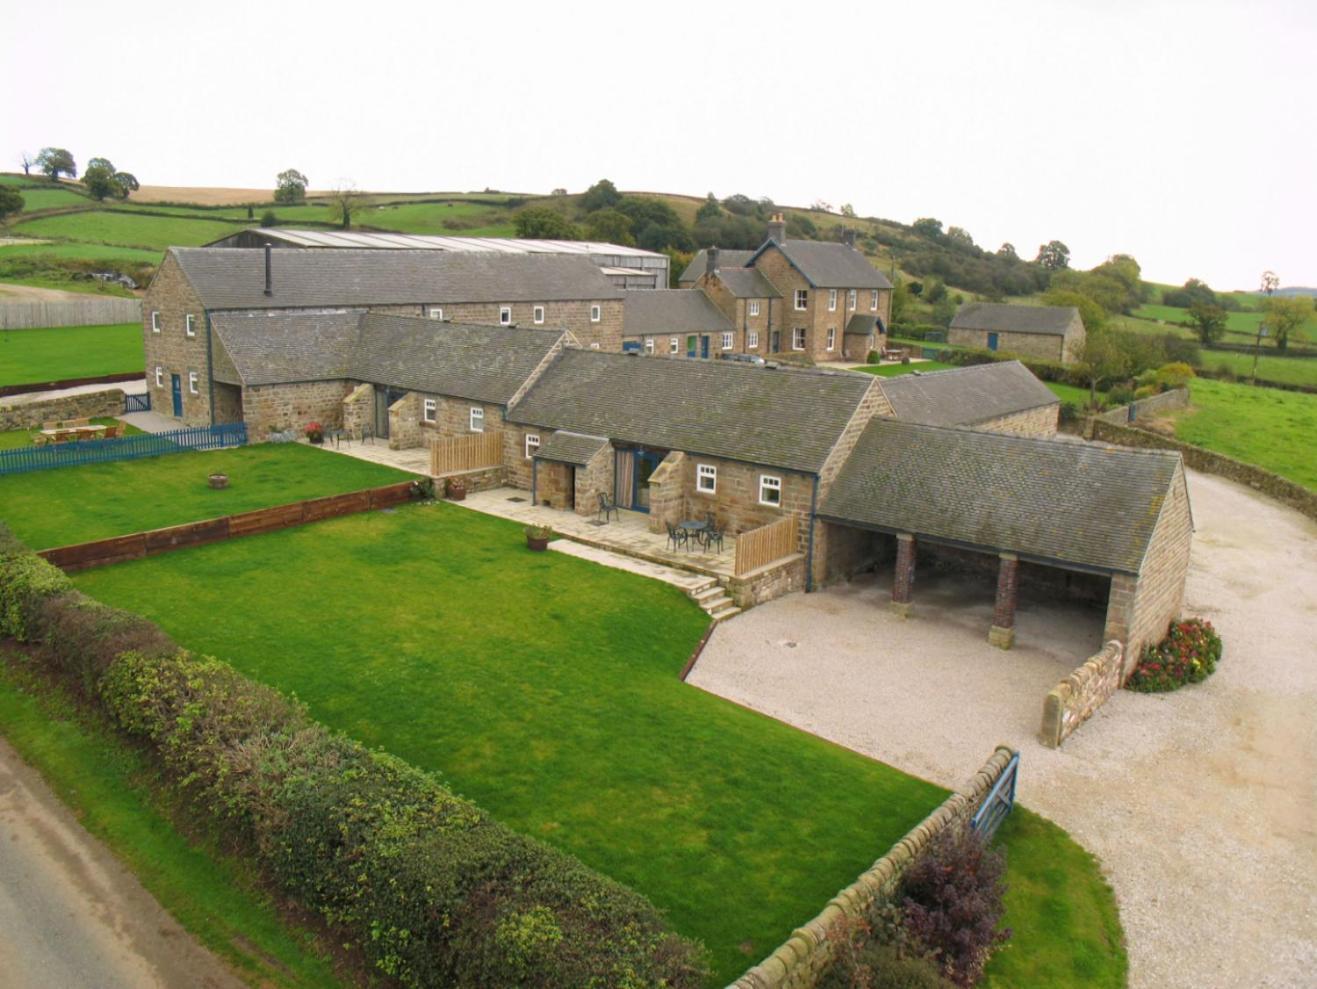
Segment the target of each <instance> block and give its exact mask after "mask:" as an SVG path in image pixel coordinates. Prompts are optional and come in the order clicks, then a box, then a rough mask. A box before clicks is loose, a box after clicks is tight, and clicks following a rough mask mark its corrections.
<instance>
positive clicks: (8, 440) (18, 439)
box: [0, 416, 142, 450]
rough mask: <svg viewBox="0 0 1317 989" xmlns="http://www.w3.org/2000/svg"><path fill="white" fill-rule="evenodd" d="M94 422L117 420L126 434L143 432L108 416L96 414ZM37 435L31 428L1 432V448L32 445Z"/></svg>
mask: <svg viewBox="0 0 1317 989" xmlns="http://www.w3.org/2000/svg"><path fill="white" fill-rule="evenodd" d="M92 422H94V423H97V424H98V425H101V426H113V425H114V424H115V423H116V422H117V423H119V425H120V426H122V427H123V430H124V435H125V436H134V435H137V434H140V433H141V432H142V430H140V429H138V428H137V427H136V426H133V425H130V424H129V423H126V422H121V421H120V420H118V419H114V418H112V417H108V416H96V417H95V418H93V419H92ZM35 435H36V431H35V430H31V429H11V430H9V431H8V432H4V433H0V450H18V449H21V448H22V447H25V446H32V437H33V436H35Z"/></svg>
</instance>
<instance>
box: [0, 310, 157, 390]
mask: <svg viewBox="0 0 1317 989" xmlns="http://www.w3.org/2000/svg"><path fill="white" fill-rule="evenodd" d="M144 360H145V358H144V356H143V350H142V326H141V324H140V323H116V324H112V325H109V326H60V327H55V328H49V329H34V330H0V385H24V384H33V383H36V382H40V381H62V380H65V379H68V378H92V377H96V376H98V375H102V374H119V373H121V372H128V371H141V369H142V362H143V361H144Z"/></svg>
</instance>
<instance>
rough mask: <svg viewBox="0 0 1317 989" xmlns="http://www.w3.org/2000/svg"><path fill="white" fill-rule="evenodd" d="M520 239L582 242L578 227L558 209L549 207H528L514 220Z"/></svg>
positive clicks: (518, 213)
mask: <svg viewBox="0 0 1317 989" xmlns="http://www.w3.org/2000/svg"><path fill="white" fill-rule="evenodd" d="M512 224H513V226H515V227H516V228H517V236H518V237H529V238H533V239H536V240H580V239H581V232H580V231H579V230H577V229H576V225H575V224H574V223H572V222H571V221H570V220H568V219H567V217H565V216H563V215H562V214H561V213H559V212H558V211H557V210H556V209H550V208H549V207H547V206H527V207H526V208H525V209H523V210H519V211H518V212H517V214H516V215H515V216H514V217H513V218H512Z"/></svg>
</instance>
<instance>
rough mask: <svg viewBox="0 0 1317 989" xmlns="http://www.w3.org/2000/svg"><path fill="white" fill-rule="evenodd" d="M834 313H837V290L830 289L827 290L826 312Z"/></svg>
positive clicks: (802, 307)
mask: <svg viewBox="0 0 1317 989" xmlns="http://www.w3.org/2000/svg"><path fill="white" fill-rule="evenodd" d="M796 308H797V309H804V308H805V307H804V306H799V305H798V306H796ZM836 311H837V290H836V289H835V288H830V289H828V312H836Z"/></svg>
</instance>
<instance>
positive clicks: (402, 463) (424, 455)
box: [300, 440, 430, 477]
mask: <svg viewBox="0 0 1317 989" xmlns="http://www.w3.org/2000/svg"><path fill="white" fill-rule="evenodd" d="M300 442H303V443H304V442H306V441H305V440H301V441H300ZM324 449H326V450H329V451H330V452H331V453H342V454H344V455H346V456H349V457H356V458H357V459H358V460H369V461H370V462H371V463H373V464H384V466H386V467H396V468H398V469H399V470H405V471H408V472H410V473H412V474H420V475H422V476H423V477H429V476H430V451H429V450H428V449H427V448H426V447H423V446H421V447H413V448H412V449H410V450H390V449H389V441H388V440H374V441H367V442H364V443H363V442H362V441H361V440H341V441H340V442H338V443H335V442H334V441H332V440H326V441H325V445H324Z"/></svg>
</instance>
